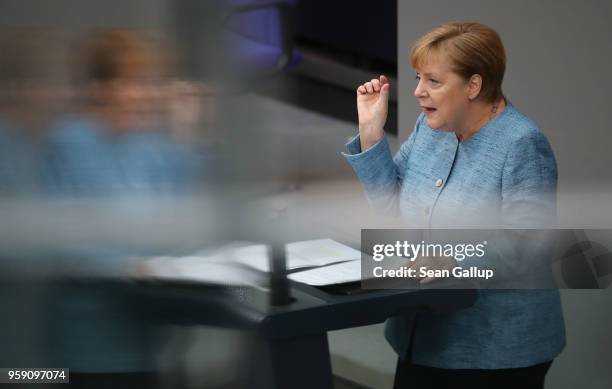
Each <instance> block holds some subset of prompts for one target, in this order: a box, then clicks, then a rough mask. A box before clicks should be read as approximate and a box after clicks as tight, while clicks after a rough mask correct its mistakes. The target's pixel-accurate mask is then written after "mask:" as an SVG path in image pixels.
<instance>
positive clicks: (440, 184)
mask: <svg viewBox="0 0 612 389" xmlns="http://www.w3.org/2000/svg"><path fill="white" fill-rule="evenodd" d="M442 184H444V180H442V179H441V178H438V179H437V180H436V186H437V187H438V188H439V187H441V186H442Z"/></svg>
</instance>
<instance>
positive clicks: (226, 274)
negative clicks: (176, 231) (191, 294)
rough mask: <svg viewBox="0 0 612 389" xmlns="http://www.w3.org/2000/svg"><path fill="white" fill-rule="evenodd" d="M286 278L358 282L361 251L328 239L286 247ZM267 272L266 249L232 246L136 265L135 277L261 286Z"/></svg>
mask: <svg viewBox="0 0 612 389" xmlns="http://www.w3.org/2000/svg"><path fill="white" fill-rule="evenodd" d="M286 251H287V270H288V271H290V272H291V274H289V278H290V279H292V280H294V281H298V282H303V283H307V284H311V285H329V284H336V283H343V282H350V281H356V280H359V279H360V276H361V269H360V259H361V252H360V251H358V250H355V249H353V248H351V247H348V246H345V245H343V244H341V243H338V242H336V241H334V240H332V239H317V240H310V241H303V242H293V243H289V244H287V245H286ZM269 271H270V259H269V250H268V246H266V245H263V244H248V243H233V244H231V245H225V246H223V247H220V248H218V249H215V250H208V251H206V252H201V253H199V254H197V255H191V256H183V257H156V258H151V259H147V260H146V261H144V262H143V263H140V264H139V267H138V272H136V274H135V276H136V277H138V278H155V279H166V280H176V281H192V282H204V283H212V284H221V285H263V284H265V281H266V279H267V276H265V274H263V273H262V272H269Z"/></svg>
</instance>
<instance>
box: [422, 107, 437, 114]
mask: <svg viewBox="0 0 612 389" xmlns="http://www.w3.org/2000/svg"><path fill="white" fill-rule="evenodd" d="M421 109H422V110H423V112H425V113H426V114H428V113H433V112H435V111H437V109H436V108H433V107H424V106H421Z"/></svg>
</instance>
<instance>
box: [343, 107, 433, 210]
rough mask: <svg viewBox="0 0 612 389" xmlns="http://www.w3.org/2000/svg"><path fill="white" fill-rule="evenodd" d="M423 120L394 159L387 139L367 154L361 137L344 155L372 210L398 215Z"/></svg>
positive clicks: (416, 125)
mask: <svg viewBox="0 0 612 389" xmlns="http://www.w3.org/2000/svg"><path fill="white" fill-rule="evenodd" d="M422 118H423V115H422V114H421V115H420V116H419V118H418V119H417V122H416V124H415V126H414V130H413V131H412V133H411V134H410V136H409V138H408V140H406V141H405V142H404V143H403V144H402V145H401V147H400V149H399V151H398V152H397V153H396V154H395V156H394V157H392V156H391V150H390V148H389V142H388V140H387V136H386V135H384V136H383V138H382V139H381V140H380V141H378V143H376V144H375V145H374V146H372V147H370V148H369V149H368V150H365V151H362V150H361V141H360V137H359V135H357V136H355V137H354V138H353V139H352V140H350V141H349V143H347V144H346V150H347V152H345V153H342V155H343V156H344V157H345V158H346V160H347V161H348V163H349V164H350V165H351V166H352V168H353V170H354V171H355V173H356V174H357V177H358V178H359V181H361V184H362V185H363V188H364V190H365V193H366V197H367V198H368V202H369V203H370V205H371V206H372V207H373V208H375V209H378V210H380V211H382V212H384V213H387V214H397V213H398V211H399V191H400V188H401V186H402V185H403V178H404V172H405V171H406V167H407V164H408V157H409V155H410V151H411V150H412V148H413V146H414V143H415V141H416V138H417V134H418V130H419V126H420V124H421V122H422Z"/></svg>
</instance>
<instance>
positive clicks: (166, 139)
mask: <svg viewBox="0 0 612 389" xmlns="http://www.w3.org/2000/svg"><path fill="white" fill-rule="evenodd" d="M78 54H79V56H78V58H79V60H80V62H79V65H80V66H79V68H78V69H77V72H79V75H80V76H81V77H80V89H81V95H82V96H83V99H84V104H83V105H82V108H81V110H80V112H79V114H78V115H75V116H74V117H70V118H66V119H65V120H63V121H61V122H60V123H59V124H58V125H57V126H56V129H55V130H54V131H53V132H52V144H51V156H50V161H49V163H50V165H51V168H52V170H53V172H54V173H55V174H54V176H53V178H54V180H55V181H54V182H52V185H54V186H55V187H56V188H57V189H58V190H59V191H60V192H61V193H68V194H76V195H96V196H97V195H125V194H128V195H133V194H138V195H142V194H144V195H156V194H163V193H176V192H184V191H185V190H186V189H189V188H188V187H189V184H190V179H191V178H192V173H193V171H191V169H193V168H194V166H192V165H190V162H193V161H190V159H189V155H188V154H187V153H186V152H185V150H183V149H182V148H181V147H179V145H178V144H176V143H175V142H174V139H173V136H172V134H171V133H170V131H169V129H168V126H167V124H168V123H167V117H168V116H169V115H168V112H167V109H168V108H169V107H170V104H169V103H170V102H171V99H170V98H169V95H170V93H169V92H172V91H173V89H172V87H173V85H174V84H173V83H171V82H170V81H169V79H168V77H167V63H168V61H167V60H166V59H165V58H163V57H162V55H161V52H160V50H157V48H156V47H155V45H154V44H153V43H152V42H151V41H150V40H149V39H147V38H146V35H145V34H143V33H142V32H139V31H137V30H129V29H106V30H104V29H101V30H97V31H95V32H94V33H92V34H90V35H89V36H88V38H87V39H86V40H85V42H84V44H83V45H82V48H81V50H80V51H79V52H78Z"/></svg>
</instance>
